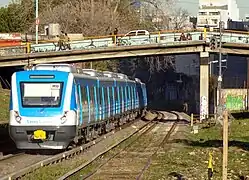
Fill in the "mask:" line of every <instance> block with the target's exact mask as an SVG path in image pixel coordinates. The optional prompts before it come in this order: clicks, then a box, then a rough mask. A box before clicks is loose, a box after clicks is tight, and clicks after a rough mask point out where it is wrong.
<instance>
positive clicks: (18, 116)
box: [14, 111, 22, 123]
mask: <svg viewBox="0 0 249 180" xmlns="http://www.w3.org/2000/svg"><path fill="white" fill-rule="evenodd" d="M14 115H15V119H16V122H18V123H21V120H22V118H21V117H20V115H19V113H18V111H15V114H14Z"/></svg>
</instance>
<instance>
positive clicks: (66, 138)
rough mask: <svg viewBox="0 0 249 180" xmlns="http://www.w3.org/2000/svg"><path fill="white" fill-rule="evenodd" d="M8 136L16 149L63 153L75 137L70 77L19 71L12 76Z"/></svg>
mask: <svg viewBox="0 0 249 180" xmlns="http://www.w3.org/2000/svg"><path fill="white" fill-rule="evenodd" d="M11 84H12V89H11V101H10V125H9V133H10V136H11V138H12V139H13V140H14V142H15V144H16V146H17V148H18V149H65V148H66V147H67V146H68V145H69V143H70V142H71V141H72V140H73V138H74V137H75V135H76V111H75V110H76V106H77V104H76V101H75V95H76V94H75V92H74V88H73V87H74V86H73V75H72V74H71V73H67V72H59V71H58V72H52V71H22V72H17V73H14V74H13V75H12V83H11Z"/></svg>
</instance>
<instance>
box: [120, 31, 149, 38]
mask: <svg viewBox="0 0 249 180" xmlns="http://www.w3.org/2000/svg"><path fill="white" fill-rule="evenodd" d="M146 35H147V36H149V35H150V33H149V31H146V30H133V31H130V32H128V33H127V34H125V35H124V37H126V36H146Z"/></svg>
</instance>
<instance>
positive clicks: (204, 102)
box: [200, 96, 208, 120]
mask: <svg viewBox="0 0 249 180" xmlns="http://www.w3.org/2000/svg"><path fill="white" fill-rule="evenodd" d="M207 115H208V101H207V97H206V96H202V97H201V108H200V119H201V120H204V119H205V118H206V116H207Z"/></svg>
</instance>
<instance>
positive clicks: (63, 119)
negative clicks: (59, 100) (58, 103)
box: [61, 111, 68, 124]
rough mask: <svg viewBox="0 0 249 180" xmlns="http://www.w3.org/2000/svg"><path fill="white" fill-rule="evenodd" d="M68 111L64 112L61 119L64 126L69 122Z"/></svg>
mask: <svg viewBox="0 0 249 180" xmlns="http://www.w3.org/2000/svg"><path fill="white" fill-rule="evenodd" d="M67 113H68V112H67V111H65V112H64V114H63V116H62V117H61V124H64V123H65V122H66V121H67Z"/></svg>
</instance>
